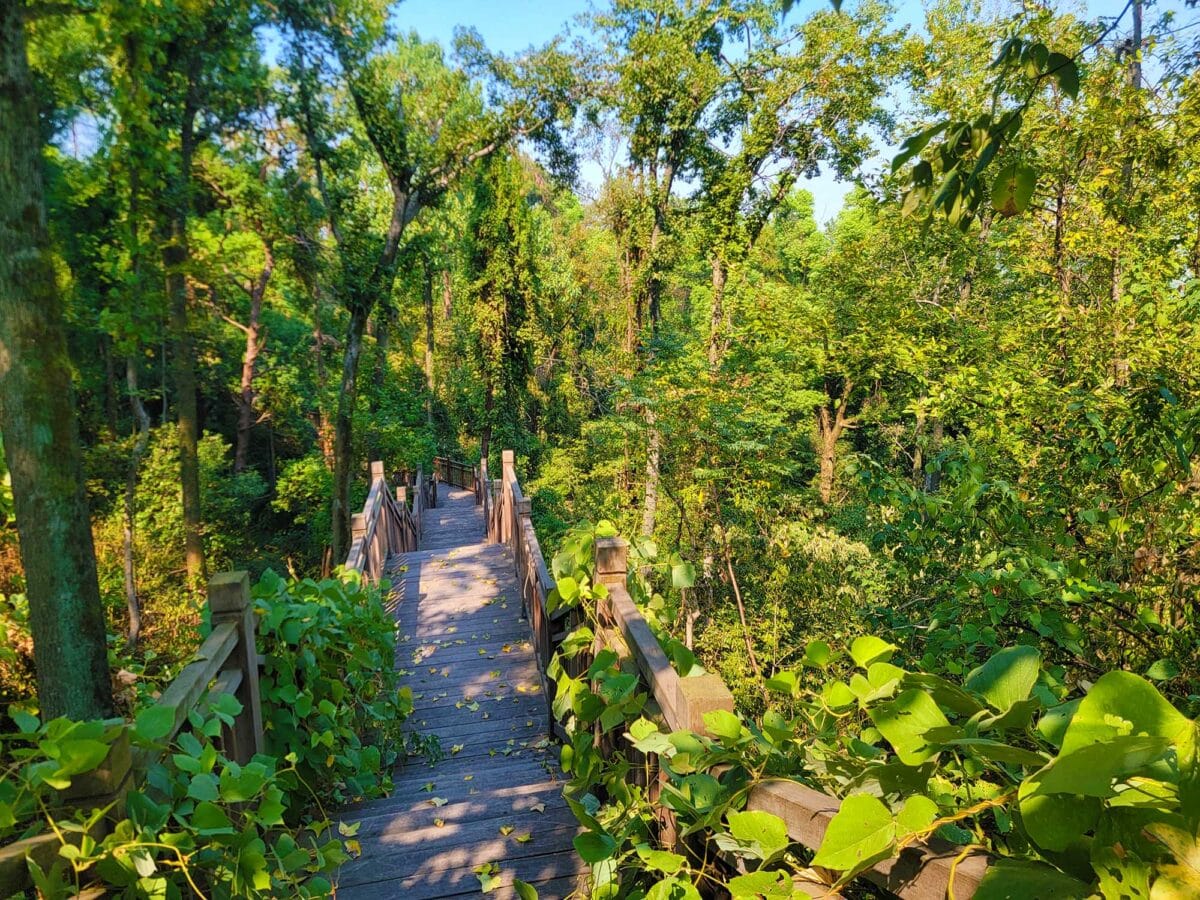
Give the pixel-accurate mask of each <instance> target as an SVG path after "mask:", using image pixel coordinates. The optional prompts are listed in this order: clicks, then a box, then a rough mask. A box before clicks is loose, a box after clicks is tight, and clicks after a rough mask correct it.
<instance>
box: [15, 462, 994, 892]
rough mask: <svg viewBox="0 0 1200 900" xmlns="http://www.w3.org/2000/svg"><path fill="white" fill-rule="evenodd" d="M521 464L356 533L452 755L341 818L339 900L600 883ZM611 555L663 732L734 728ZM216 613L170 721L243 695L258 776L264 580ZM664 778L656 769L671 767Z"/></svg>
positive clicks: (559, 618) (231, 590) (805, 833)
mask: <svg viewBox="0 0 1200 900" xmlns="http://www.w3.org/2000/svg"><path fill="white" fill-rule="evenodd" d="M503 463H504V465H503V472H502V473H501V478H499V479H495V480H492V479H490V478H489V477H488V472H487V464H486V461H484V462H481V463H480V464H479V465H478V466H470V465H467V464H464V463H452V462H449V461H446V460H438V461H437V462H436V471H435V473H434V477H433V478H426V477H425V476H424V475H423V474H422V473H421V472H418V474H417V477H416V480H415V483H414V484H413V485H412V486H411V488H410V487H398V488H396V489H395V491H394V492H393V491H392V490H391V489H390V488H389V486H388V479H387V477H386V475H385V472H384V466H383V464H382V463H372V465H371V486H370V491H369V493H368V495H367V500H366V504H365V505H364V507H363V511H362V513H360V514H357V515H355V516H354V517H353V520H352V529H353V537H354V541H353V544H352V546H351V548H350V552H349V554H348V556H347V558H346V562H345V565H346V568H347V569H351V570H354V571H357V572H358V573H360V575H361V576H362V577H363V578H365V579H367V580H368V581H372V582H374V581H379V580H380V579H382V578H385V577H386V578H388V579H389V580H390V581H391V582H392V584H393V588H392V593H391V598H392V603H393V609H394V610H395V614H396V616H397V622H398V627H399V632H398V639H399V640H398V646H397V656H396V665H397V667H398V668H399V669H401V670H402V672H403V677H404V679H405V681H406V683H407V684H408V685H409V686H410V687H411V688H412V690H413V696H414V700H415V714H414V717H413V720H412V721H413V723H414V725H415V726H416V728H417V729H418V730H419V732H420V733H422V734H424V735H432V736H434V737H436V739H437V743H438V748H439V749H438V751H437V752H436V753H434V754H433V756H434V761H433V762H432V763H430V762H429V761H428V760H427V759H425V758H423V757H418V758H414V759H409V760H407V761H406V762H405V763H404V765H402V766H401V767H400V768H399V769H398V770H397V772H396V773H395V786H396V790H395V792H394V793H393V795H392V796H390V797H388V798H387V799H384V800H377V801H372V802H368V803H363V804H361V805H359V806H357V807H353V808H348V809H344V810H342V811H340V814H339V815H340V818H341V819H343V820H346V821H357V822H359V823H360V828H359V832H358V839H359V841H360V843H361V847H362V853H361V855H360V856H359V857H358V858H357V859H355V860H353V861H351V862H350V863H347V864H346V865H345V866H343V868H342V871H341V872H340V874H339V878H338V880H337V881H338V889H337V893H338V895H339V896H344V897H349V898H391V897H396V898H432V897H458V896H464V895H472V894H477V893H479V891H480V889H481V881H482V880H481V878H480V876H481V875H482V876H483V878H484V879H487V880H488V881H489V883H490V884H491V885H492V890H491V892H490V895H491V896H495V897H512V896H515V895H516V892H515V890H514V888H513V879H514V878H519V879H521V880H522V881H524V882H527V883H529V884H532V885H534V886H535V887H536V889H537V891H538V895H539V897H540V898H542V900H553V898H558V897H566V896H568V895H570V894H572V893H573V892H575V891H576V890H577V889H579V896H581V897H582V896H586V891H585V890H584V889H583V888H582V885H583V884H584V882H585V879H584V877H583V876H584V874H585V873H586V870H587V867H586V865H585V864H584V863H583V862H582V860H581V859H580V858H579V857H578V856H577V854H576V853H575V850H574V847H573V844H572V839H573V837H574V835H575V834H576V833H578V828H577V826H576V824H575V820H574V818H573V816H572V814H571V812H570V810H569V809H568V807H567V805H566V803H565V801H564V800H563V798H562V793H561V792H562V782H561V780H560V777H561V776H560V775H559V769H558V760H557V755H558V754H557V749H556V748H557V745H556V744H555V743H554V740H553V738H555V737H557V736H561V734H562V731H561V728H560V727H558V726H556V724H555V723H554V722H553V721H552V719H551V717H550V713H549V708H550V701H551V699H552V698H551V696H550V691H551V690H552V689H553V684H552V683H551V684H548V683H547V682H546V679H545V677H544V673H545V671H546V665H547V664H548V663H549V661H550V659H551V657H552V656H553V654H554V652H555V649H556V648H557V645H558V642H559V641H561V640H562V638H563V637H564V636H565V634H566V633H568V632H569V631H570V630H571V628H572V627H573V624H574V623H573V621H572V620H570V617H571V616H573V615H575V612H567V611H565V610H560V611H559V612H558V613H557V614H555V615H553V616H552V615H549V614H548V613H547V610H546V598H547V597H548V596H549V593H550V591H551V590H553V588H554V582H553V579H552V578H551V577H550V573H549V572H548V570H547V567H546V563H545V559H544V558H543V555H542V552H541V548H540V547H539V545H538V539H537V535H536V534H535V532H534V529H533V524H532V520H531V508H530V501H529V499H528V498H526V497H525V496H524V493H523V491H522V489H521V485H520V483H519V481H518V479H517V476H516V472H515V469H514V465H513V455H512V453H511V451H505V453H504V454H503ZM595 550H596V560H595V575H596V578H597V580H599V581H602V582H603V583H604V584H605V585H606V586H607V588H608V592H609V594H608V597H607V599H606V600H605V601H603V602H602V603H601V605H600V608H599V609H598V610H597V613H598V618H599V622H598V627H597V629H596V639H597V641H598V643H599V644H600V645H602V646H605V647H608V648H611V649H613V650H615V651H616V652H617V653H618V656H619V657H620V658H621V660H622V665H623V666H624V667H626V669H627V670H628V671H630V672H633V673H636V674H637V675H638V676H639V678H640V680H641V682H642V687H643V688H644V689H645V690H646V692H647V693H648V694H649V696H650V698H651V699H650V702H649V703H648V704H647V707H646V710H645V714H646V715H649V716H652V717H656V718H657V719H658V720H659V721H660V722H661V723H662V724H663V725H664V726H665V727H666V728H667V729H668V730H670V731H675V730H679V729H689V730H692V731H696V732H700V733H703V732H704V731H705V726H704V720H703V716H704V713H705V712H708V711H711V710H714V709H725V710H730V711H732V710H733V698H732V696H731V695H730V693H729V691H728V689H727V688H726V687H725V685H724V683H723V682H722V681H721V679H720V678H718V677H716V676H714V675H704V676H700V677H688V678H680V677H679V675H678V674H677V673H676V671H675V670H674V668H673V667H672V666H671V663H670V661H669V660H668V659H667V657H666V655H665V654H664V653H663V650H662V648H661V646H660V645H659V643H658V640H657V638H656V637H655V636H654V634H653V633H652V632H651V630H650V627H649V625H648V624H647V622H646V620H645V619H644V618H643V617H642V615H641V613H640V612H639V611H638V609H637V607H636V606H635V604H634V602H633V600H632V598H631V597H630V595H629V592H628V591H627V590H626V574H627V573H626V559H625V545H624V542H622V541H620V540H617V539H599V540H597V541H596V547H595ZM209 604H210V607H211V610H212V621H213V625H214V627H213V630H212V632H211V634H210V635H209V636H208V638H207V639H206V640H205V642H204V644H203V645H202V646H201V647H200V649H199V650H198V651H197V653H196V657H195V659H194V661H193V662H191V663H190V664H189V665H187V666H186V667H184V669H183V670H182V671H181V672H180V673H179V675H178V676H177V677H176V678H175V680H174V681H173V682H172V683H171V684H170V685H169V686H168V687H167V688H166V690H164V691H163V694H162V696H161V697H160V698H159V700H158V701H157V703H158V704H159V705H162V706H167V707H170V708H171V710H172V722H173V726H172V728H171V731H170V734H168V735H167V736H166V740H170V739H171V738H173V737H174V736H175V734H176V733H177V732H178V731H180V730H181V729H183V728H184V727H186V722H187V714H188V712H189V711H190V710H191V709H192V708H193V707H194V706H196V705H197V704H198V703H199V702H200V701H202V700H203V699H204V698H205V697H211V696H212V695H214V694H221V693H230V694H234V695H235V696H237V698H238V699H239V700H240V701H241V703H242V713H241V714H240V715H239V716H238V717H237V718H236V719H235V720H234V722H233V723H232V724H231V725H230V726H229V727H227V728H226V729H225V732H224V734H223V736H222V744H223V747H224V750H225V752H226V753H227V754H228V755H229V756H230V757H231V758H233V759H235V760H238V761H246V760H248V759H250V757H252V756H253V754H254V753H256V752H259V751H260V750H261V749H262V746H263V744H262V716H261V708H260V702H259V692H258V663H259V656H258V652H257V649H256V645H255V637H256V626H257V620H256V616H255V615H254V612H253V607H252V604H251V602H250V591H249V582H248V579H247V576H246V573H245V572H233V573H223V574H220V575H217V576H215V577H214V578H213V580H212V583H211V584H210V587H209ZM579 666H580V662H579V661H578V660H575V661H570V662H568V663H566V668H567V669H568V671H570V672H571V673H572V674H576V675H577V674H579V672H580V671H582V669H581V668H579ZM612 740H613V739H612V737H611V736H606V737H605V738H604V741H607V742H610V743H611V741H612ZM602 746H605V745H604V744H603V743H602ZM146 765H147V760H146V759H142V758H139V757H137V755H136V754H133V753H131V751H130V745H129V741H128V737H127V735H126V736H125V737H124V738H123V739H122V740H121V741H119V742H118V743H117V744H116V745H115V746H114V748H113V750H112V752H111V753H110V755H109V758H108V759H106V760H105V761H104V762H103V763H102V764H101V765H100V766H99V767H98V768H97V769H96V770H95V771H94V772H92V773H88V774H87V775H86V776H84V777H81V778H80V779H79V783H78V785H75V784H73V785H72V789H71V790H70V791H68V792H65V793H64V796H63V800H64V802H67V803H71V804H74V805H78V806H80V807H82V808H84V809H92V808H107V809H109V810H111V811H112V816H113V817H115V818H119V817H120V812H121V810H122V808H123V802H122V798H123V797H124V795H125V794H126V793H127V792H128V791H129V790H131V789H134V788H136V786H137V784H138V783H139V781H140V780H141V779H142V778H143V777H144V773H145V770H146ZM647 765H648V766H650V769H651V770H654V769H655V768H656V763H655V760H654V759H648V760H647ZM838 806H839V801H838V800H837V799H836V798H834V797H831V796H829V795H827V794H824V793H821V792H819V791H816V790H813V789H812V788H809V787H807V786H805V785H803V784H800V783H799V782H795V781H789V780H785V779H779V780H774V781H765V782H763V783H760V784H757V785H755V786H754V787H753V788H752V789H751V791H750V793H749V796H748V798H747V808H749V809H760V810H765V811H768V812H771V813H774V814H775V815H777V816H779V817H780V818H781V819H783V821H784V823H785V824H786V826H787V830H788V834H789V837H790V838H791V839H792V840H793V841H795V842H796V843H798V844H801V845H803V846H806V847H810V848H815V847H818V846H820V844H821V842H822V840H823V838H824V835H825V830H826V828H827V827H828V825H829V822H830V821H831V820H832V818H833V816H834V815H835V814H836V812H837V809H838ZM658 813H659V817H660V824H661V830H660V840H661V841H662V842H663V843H665V844H667V845H669V846H679V845H678V840H679V837H678V835H677V834H675V830H674V822H673V819H672V816H671V814H670V812H669V811H668V810H666V809H665V808H660V809H659V810H658ZM108 827H110V821H109V819H107V818H103V819H99V820H97V822H96V825H95V829H94V831H93V834H92V836H93V837H99V836H100V834H102V833H103V830H104V829H106V828H108ZM698 837H699V836H696V838H698ZM68 839H69V840H78V839H79V836H78V835H72V836H69V837H68ZM694 839H695V838H694ZM59 847H60V839H59V837H58V836H57V835H55V834H43V835H39V836H37V837H34V838H29V839H27V840H24V841H19V842H16V843H13V844H9V845H7V846H5V847H0V896H10V895H11V894H14V893H18V892H20V891H24V890H27V889H29V888H30V887H31V883H30V879H29V874H28V869H27V866H26V863H25V860H26V858H27V857H28V858H32V859H35V860H36V861H37V862H38V863H39V864H40V865H42V866H43V867H44V868H45V867H48V866H49V865H50V864H51V863H52V862H53V861H54V860H55V859H56V858H58V855H59V854H58V850H59ZM988 864H989V859H988V857H987V856H986V855H985V854H983V853H982V852H980V851H976V850H973V849H972V850H970V851H969V852H968V851H963V850H962V848H959V847H954V846H951V845H949V844H946V843H945V842H941V841H937V840H932V841H930V842H929V843H928V844H914V845H912V846H910V847H908V848H907V849H906V850H905V851H904V852H903V854H902V855H901V856H900V857H899V858H898V859H894V860H884V861H883V862H880V863H878V864H877V865H876V866H874V868H872V869H871V870H869V871H867V872H866V873H864V874H863V876H862V877H864V878H867V879H869V880H872V881H874V882H876V883H877V884H879V885H881V886H883V887H885V888H886V889H887V890H889V891H890V892H892V893H893V894H896V895H898V896H900V897H902V898H905V900H940V898H945V897H947V896H952V897H956V898H959V900H967V898H970V897H972V896H973V895H974V894H975V892H976V889H977V888H978V886H979V884H980V881H981V879H982V878H983V876H984V874H985V873H986V871H987V867H988ZM493 879H494V880H493ZM951 883H953V891H951V890H950V886H951ZM807 889H808V890H809V891H810V892H812V891H813V890H814V886H812V885H809V886H808V888H807ZM817 889H818V890H819V887H818V888H817ZM821 895H822V894H817V896H821ZM824 896H829V897H835V896H837V895H836V894H824Z"/></svg>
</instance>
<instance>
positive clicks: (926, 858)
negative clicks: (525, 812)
mask: <svg viewBox="0 0 1200 900" xmlns="http://www.w3.org/2000/svg"><path fill="white" fill-rule="evenodd" d="M486 473H487V469H486V465H484V466H482V467H481V470H480V477H481V483H480V486H479V491H478V493H477V501H478V502H480V503H482V505H483V511H484V521H485V522H486V524H487V535H488V540H489V541H491V542H493V543H506V544H508V545H509V547H510V549H511V550H512V553H513V560H514V564H515V567H516V572H517V576H518V578H520V579H521V586H522V601H523V606H522V608H523V610H524V612H525V614H526V615H527V616H528V617H529V622H530V625H531V627H532V629H533V634H534V646H535V649H536V651H537V663H538V670H539V673H540V674H541V676H542V685H543V688H544V692H545V696H546V702H547V704H549V706H550V721H551V723H552V727H553V728H554V730H555V734H556V736H558V737H559V738H564V739H565V738H566V735H565V733H564V731H563V729H562V727H561V726H560V725H558V723H557V722H555V718H554V714H553V701H554V694H553V691H554V683H553V682H552V681H550V680H549V679H547V678H546V676H545V670H546V666H547V665H548V663H549V662H550V659H551V657H552V656H553V654H554V653H555V652H556V651H557V649H558V646H559V644H560V643H561V642H562V640H563V638H564V637H565V636H566V634H567V633H569V632H570V631H571V630H572V629H573V628H574V627H575V625H576V624H578V619H577V612H576V611H566V610H562V609H559V610H556V611H555V613H554V614H553V615H550V614H547V611H546V599H547V598H548V597H549V595H550V591H552V590H553V589H554V580H553V578H552V577H551V575H550V573H549V570H548V569H547V567H546V561H545V559H544V558H543V556H542V551H541V547H540V545H539V544H538V540H537V535H536V533H535V532H534V529H533V522H532V509H531V504H530V501H529V499H528V498H526V497H525V496H524V493H523V492H522V490H521V485H520V483H519V482H518V480H517V476H516V471H515V468H514V458H513V453H512V451H510V450H506V451H504V454H503V471H502V473H501V477H500V478H499V479H497V480H495V481H492V482H490V483H489V482H488V480H487V474H486ZM595 573H596V580H597V581H599V582H601V583H603V584H604V585H605V587H606V588H607V589H608V596H607V598H606V599H605V600H604V601H602V602H601V603H600V604H599V609H598V610H597V612H598V618H599V625H600V628H599V631H598V633H597V646H598V647H599V646H604V647H608V648H610V649H613V650H615V651H616V652H617V653H618V655H619V656H620V657H621V658H622V659H624V660H626V661H627V662H629V663H631V664H632V665H633V667H634V668H636V670H637V672H638V674H639V677H640V679H641V681H642V682H643V683H644V685H645V687H646V689H647V691H648V692H649V694H650V696H651V697H652V698H653V705H654V706H656V707H657V709H658V713H659V717H660V719H661V721H662V723H663V724H665V725H666V727H667V728H668V729H670V730H671V731H677V730H681V729H686V730H690V731H694V732H697V733H699V734H705V733H707V729H706V728H705V724H704V714H705V713H708V712H712V711H714V710H726V711H729V712H733V711H734V699H733V695H732V694H731V693H730V691H729V688H728V687H727V686H726V685H725V682H724V681H723V680H722V679H721V678H720V677H719V676H717V675H713V674H709V673H706V674H703V675H699V676H688V677H680V675H679V673H678V672H676V671H675V669H674V667H673V666H672V665H671V662H670V660H669V659H668V658H667V655H666V653H664V652H663V649H662V646H661V644H660V643H659V641H658V638H657V637H656V636H655V634H654V632H653V631H652V630H651V628H650V625H649V623H648V622H647V621H646V618H645V617H644V616H643V615H642V613H641V612H640V611H639V610H638V608H637V605H636V604H635V603H634V601H633V598H632V597H631V596H630V594H629V591H628V589H627V587H626V583H627V580H628V547H627V545H626V543H625V542H624V541H623V540H620V539H619V538H599V539H597V540H596V543H595ZM566 664H567V665H569V666H570V668H568V671H569V672H570V673H571V674H572V675H578V674H579V673H580V672H581V671H583V669H585V668H586V665H587V662H586V661H581V660H580V659H578V658H577V659H576V660H570V661H566ZM605 740H608V738H607V737H606V738H605ZM650 762H651V770H652V771H653V770H654V769H655V766H654V760H653V759H651V761H650ZM659 779H660V781H661V779H662V776H661V775H660V776H659ZM840 804H841V801H840V800H838V798H836V797H833V796H831V795H829V794H826V793H824V792H822V791H818V790H815V789H814V788H812V787H809V786H808V785H805V784H802V783H801V782H798V781H791V780H787V779H772V780H767V781H763V782H761V783H759V784H757V785H755V786H754V787H753V788H752V789H751V791H750V794H749V797H748V800H747V808H748V809H756V810H763V811H765V812H770V813H773V814H774V815H777V816H779V818H781V819H782V820H783V821H784V823H785V824H786V825H787V829H788V835H789V836H790V837H791V838H792V840H794V841H795V842H796V843H798V844H801V845H803V846H805V847H809V848H811V849H816V848H817V847H819V846H820V845H821V842H822V841H823V840H824V837H825V831H826V829H827V828H828V827H829V823H830V822H831V821H832V819H833V817H834V816H835V815H836V814H837V811H838V808H839V806H840ZM658 812H659V819H660V823H661V825H662V832H661V834H660V839H661V840H662V841H663V842H664V843H665V844H667V845H674V844H675V843H676V842H677V841H678V836H677V835H676V833H675V829H674V820H673V818H672V816H671V814H670V812H669V811H668V810H666V809H665V808H660V809H659V810H658ZM989 862H990V859H989V857H988V856H987V854H985V853H983V852H982V851H974V850H972V851H969V852H966V853H964V852H963V849H962V848H961V847H955V846H953V845H951V844H950V843H948V842H946V841H941V840H938V839H931V840H930V841H928V842H925V843H918V844H914V845H912V846H910V847H908V848H907V849H906V850H905V851H904V852H903V853H902V854H901V855H900V856H899V857H898V858H896V859H890V860H884V861H883V862H880V863H877V864H876V865H875V866H874V867H873V868H871V869H869V870H868V871H866V872H864V873H863V875H862V876H861V877H863V878H866V879H868V880H870V881H872V882H873V883H875V884H877V885H879V886H881V887H884V888H886V889H887V890H889V891H891V892H892V893H894V894H896V895H898V896H899V897H901V898H903V900H935V898H945V897H947V896H950V895H951V894H950V886H951V882H952V881H953V894H952V895H953V896H954V897H955V898H958V900H967V898H970V897H973V896H974V895H975V892H976V890H977V889H978V887H979V883H980V881H981V880H982V879H983V876H984V874H985V872H986V871H987V868H988V865H989Z"/></svg>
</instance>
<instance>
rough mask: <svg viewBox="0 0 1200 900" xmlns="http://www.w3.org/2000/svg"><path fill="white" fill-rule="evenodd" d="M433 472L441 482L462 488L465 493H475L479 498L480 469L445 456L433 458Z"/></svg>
mask: <svg viewBox="0 0 1200 900" xmlns="http://www.w3.org/2000/svg"><path fill="white" fill-rule="evenodd" d="M433 471H434V473H435V474H436V475H437V477H438V479H439V480H440V481H444V482H446V484H450V485H453V486H454V487H456V488H462V489H463V490H464V491H474V492H475V495H476V498H478V496H479V467H478V466H473V465H471V464H470V463H465V462H460V461H459V460H456V459H450V458H449V457H445V456H435V457H434V458H433Z"/></svg>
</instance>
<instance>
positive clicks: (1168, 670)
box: [1146, 659, 1179, 681]
mask: <svg viewBox="0 0 1200 900" xmlns="http://www.w3.org/2000/svg"><path fill="white" fill-rule="evenodd" d="M1178 674H1179V666H1177V665H1176V664H1175V662H1174V660H1170V659H1160V660H1158V662H1156V663H1154V664H1153V665H1151V666H1150V668H1148V669H1147V670H1146V677H1147V678H1153V679H1154V680H1155V681H1170V680H1171V679H1172V678H1174V677H1175V676H1177V675H1178Z"/></svg>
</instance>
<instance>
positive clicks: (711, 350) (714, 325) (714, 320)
mask: <svg viewBox="0 0 1200 900" xmlns="http://www.w3.org/2000/svg"><path fill="white" fill-rule="evenodd" d="M728 280H729V269H728V267H727V266H726V265H725V261H724V260H723V259H721V257H720V256H719V255H718V254H713V258H712V317H711V319H710V321H709V326H708V365H709V367H710V368H712V369H715V368H716V367H717V364H718V363H719V362H720V361H721V356H722V354H723V353H724V349H725V348H724V340H725V338H724V329H725V283H726V282H727V281H728Z"/></svg>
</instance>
